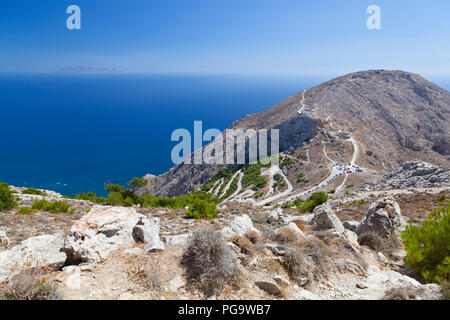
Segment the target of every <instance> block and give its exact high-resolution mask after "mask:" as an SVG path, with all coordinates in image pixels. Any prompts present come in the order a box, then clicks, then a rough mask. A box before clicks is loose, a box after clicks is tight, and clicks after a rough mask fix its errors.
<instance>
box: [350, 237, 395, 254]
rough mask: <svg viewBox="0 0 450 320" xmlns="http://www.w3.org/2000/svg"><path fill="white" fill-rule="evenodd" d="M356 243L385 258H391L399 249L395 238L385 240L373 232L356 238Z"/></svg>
mask: <svg viewBox="0 0 450 320" xmlns="http://www.w3.org/2000/svg"><path fill="white" fill-rule="evenodd" d="M358 243H359V244H360V245H362V246H367V247H369V248H371V249H372V250H375V251H378V252H381V253H383V254H384V255H385V256H387V257H390V258H392V257H393V256H394V253H395V251H397V250H398V248H399V245H400V244H399V241H398V239H395V238H393V237H392V238H389V239H385V238H382V237H381V236H379V235H378V234H377V233H375V232H366V233H362V234H360V235H359V236H358Z"/></svg>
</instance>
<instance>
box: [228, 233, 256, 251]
mask: <svg viewBox="0 0 450 320" xmlns="http://www.w3.org/2000/svg"><path fill="white" fill-rule="evenodd" d="M228 241H229V242H232V243H234V244H235V245H237V246H238V247H239V248H240V249H241V252H242V253H244V254H248V255H251V256H253V255H255V254H256V252H257V250H256V248H255V246H254V245H253V243H252V242H251V241H250V240H249V239H247V238H243V237H239V236H234V237H231V238H230V239H228Z"/></svg>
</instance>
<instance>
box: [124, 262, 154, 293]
mask: <svg viewBox="0 0 450 320" xmlns="http://www.w3.org/2000/svg"><path fill="white" fill-rule="evenodd" d="M126 271H127V275H128V279H130V281H132V282H134V283H136V284H138V285H140V286H141V287H143V288H145V289H147V290H151V291H161V288H162V279H161V268H160V267H159V265H158V264H157V263H155V262H152V261H151V260H150V258H149V257H146V256H131V257H129V258H128V259H127V270H126Z"/></svg>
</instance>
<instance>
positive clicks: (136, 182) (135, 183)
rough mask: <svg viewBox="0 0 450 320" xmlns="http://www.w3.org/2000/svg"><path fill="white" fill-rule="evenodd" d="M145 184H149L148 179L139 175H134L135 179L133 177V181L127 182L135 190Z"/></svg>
mask: <svg viewBox="0 0 450 320" xmlns="http://www.w3.org/2000/svg"><path fill="white" fill-rule="evenodd" d="M145 185H147V180H145V179H144V178H138V177H134V178H133V179H131V181H129V182H128V183H127V186H128V187H129V188H130V189H131V190H133V191H134V190H135V189H138V188H142V187H144V186H145Z"/></svg>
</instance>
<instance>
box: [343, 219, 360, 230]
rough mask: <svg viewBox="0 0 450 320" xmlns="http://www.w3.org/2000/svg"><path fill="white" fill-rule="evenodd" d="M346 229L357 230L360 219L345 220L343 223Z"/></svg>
mask: <svg viewBox="0 0 450 320" xmlns="http://www.w3.org/2000/svg"><path fill="white" fill-rule="evenodd" d="M342 225H343V226H344V228H345V229H347V230H350V231H353V232H355V231H356V229H357V228H358V226H359V222H358V221H344V223H343V224H342Z"/></svg>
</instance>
